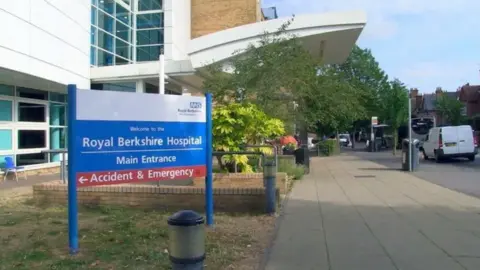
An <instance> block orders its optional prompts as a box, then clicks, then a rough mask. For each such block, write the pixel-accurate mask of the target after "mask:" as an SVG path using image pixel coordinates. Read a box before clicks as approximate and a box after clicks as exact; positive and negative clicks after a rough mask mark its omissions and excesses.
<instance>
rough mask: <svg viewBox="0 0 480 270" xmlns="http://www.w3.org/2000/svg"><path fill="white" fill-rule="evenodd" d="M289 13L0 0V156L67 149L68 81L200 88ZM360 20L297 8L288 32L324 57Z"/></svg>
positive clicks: (24, 159) (252, 1)
mask: <svg viewBox="0 0 480 270" xmlns="http://www.w3.org/2000/svg"><path fill="white" fill-rule="evenodd" d="M292 1H293V0H292ZM288 19H289V18H278V16H277V10H276V8H275V7H265V6H262V3H261V1H260V0H14V1H0V25H2V27H1V29H0V164H2V163H4V159H5V157H7V156H10V157H12V158H13V159H14V160H15V162H16V164H17V165H18V166H26V168H27V169H31V170H40V169H48V168H56V167H58V165H59V161H60V155H59V154H49V153H42V151H44V150H50V149H62V148H66V134H67V132H66V129H67V126H68V123H67V115H66V112H67V110H66V107H67V97H66V85H67V84H76V85H77V87H78V88H81V89H92V90H97V91H102V90H113V91H127V92H138V93H150V94H161V93H160V92H159V91H160V90H159V88H160V87H159V85H160V84H159V80H160V78H164V81H165V87H164V93H165V94H175V95H181V94H185V93H190V94H192V95H201V94H202V93H203V92H202V83H203V78H204V76H205V73H206V70H205V69H206V67H207V66H208V65H210V64H212V63H220V64H224V65H225V66H226V67H228V63H229V60H230V59H231V58H232V56H233V53H234V52H236V51H238V50H241V49H244V48H246V47H247V46H248V45H249V44H251V43H252V42H255V41H257V40H258V39H259V38H260V37H261V36H262V35H263V34H264V33H265V31H269V32H273V31H275V30H277V29H278V28H279V27H280V26H281V25H282V24H283V23H284V22H285V21H286V20H288ZM365 24H366V16H365V13H364V12H362V11H344V12H335V11H333V12H328V13H319V14H305V15H304V14H297V15H296V17H295V20H294V21H293V23H292V24H291V25H290V27H289V28H288V30H287V31H288V32H289V33H291V34H295V35H296V36H298V38H300V39H301V40H302V44H303V46H305V48H306V49H307V50H308V51H309V52H310V53H311V54H312V56H315V57H320V58H321V60H322V62H323V63H325V64H331V63H341V62H343V61H344V60H345V59H346V58H347V57H348V55H349V53H350V51H351V50H352V48H353V46H354V44H355V42H356V41H357V39H358V37H359V36H360V33H361V32H362V30H363V28H364V26H365ZM160 54H163V58H164V65H160V61H159V56H160ZM162 67H163V68H162ZM226 70H227V69H226ZM160 74H162V76H160Z"/></svg>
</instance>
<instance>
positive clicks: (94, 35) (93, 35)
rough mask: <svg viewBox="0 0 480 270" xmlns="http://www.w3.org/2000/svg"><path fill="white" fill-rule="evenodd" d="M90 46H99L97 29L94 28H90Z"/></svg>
mask: <svg viewBox="0 0 480 270" xmlns="http://www.w3.org/2000/svg"><path fill="white" fill-rule="evenodd" d="M90 44H92V45H95V44H97V28H96V27H93V26H92V27H90Z"/></svg>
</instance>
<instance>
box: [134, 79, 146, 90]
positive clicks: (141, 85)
mask: <svg viewBox="0 0 480 270" xmlns="http://www.w3.org/2000/svg"><path fill="white" fill-rule="evenodd" d="M136 92H137V93H145V81H144V80H138V81H137V85H136Z"/></svg>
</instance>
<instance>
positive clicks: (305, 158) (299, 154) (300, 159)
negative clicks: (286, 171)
mask: <svg viewBox="0 0 480 270" xmlns="http://www.w3.org/2000/svg"><path fill="white" fill-rule="evenodd" d="M294 155H295V164H297V165H302V166H304V167H305V174H308V173H309V172H310V152H309V151H308V148H307V146H303V145H302V147H301V148H298V149H297V150H295V152H294Z"/></svg>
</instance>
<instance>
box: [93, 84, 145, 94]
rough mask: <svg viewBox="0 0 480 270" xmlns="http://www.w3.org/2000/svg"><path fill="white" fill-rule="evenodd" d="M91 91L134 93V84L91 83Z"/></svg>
mask: <svg viewBox="0 0 480 270" xmlns="http://www.w3.org/2000/svg"><path fill="white" fill-rule="evenodd" d="M91 88H92V89H93V90H106V91H119V92H135V91H136V83H135V82H118V83H95V84H94V83H92V84H91Z"/></svg>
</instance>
